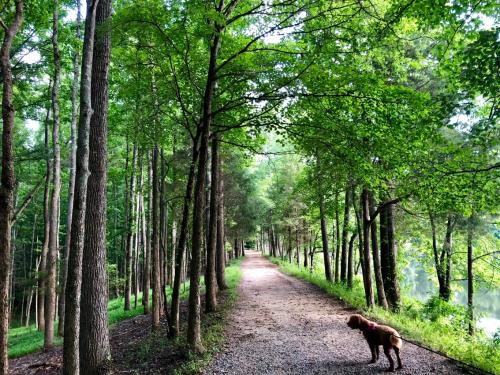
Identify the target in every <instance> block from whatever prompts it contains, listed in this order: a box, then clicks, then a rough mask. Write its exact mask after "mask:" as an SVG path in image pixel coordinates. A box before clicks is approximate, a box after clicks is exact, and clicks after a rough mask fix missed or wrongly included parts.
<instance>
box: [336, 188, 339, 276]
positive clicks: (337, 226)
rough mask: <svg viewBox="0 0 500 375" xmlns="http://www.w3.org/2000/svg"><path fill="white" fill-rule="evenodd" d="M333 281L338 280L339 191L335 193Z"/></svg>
mask: <svg viewBox="0 0 500 375" xmlns="http://www.w3.org/2000/svg"><path fill="white" fill-rule="evenodd" d="M335 229H336V236H335V237H336V242H335V282H336V283H338V282H339V281H340V220H339V193H338V192H337V193H336V194H335Z"/></svg>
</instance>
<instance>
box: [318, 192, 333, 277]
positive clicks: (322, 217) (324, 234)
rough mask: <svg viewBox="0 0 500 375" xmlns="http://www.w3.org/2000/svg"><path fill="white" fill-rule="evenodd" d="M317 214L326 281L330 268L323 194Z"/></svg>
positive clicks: (330, 272) (330, 275) (329, 275)
mask: <svg viewBox="0 0 500 375" xmlns="http://www.w3.org/2000/svg"><path fill="white" fill-rule="evenodd" d="M319 215H320V220H321V241H322V243H323V262H324V265H325V277H326V279H327V280H328V281H333V280H332V268H331V265H330V252H329V250H328V233H327V231H326V218H325V202H324V197H323V194H320V197H319Z"/></svg>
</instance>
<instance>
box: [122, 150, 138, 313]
mask: <svg viewBox="0 0 500 375" xmlns="http://www.w3.org/2000/svg"><path fill="white" fill-rule="evenodd" d="M136 163H137V146H136V145H135V144H134V150H133V152H132V167H131V171H130V180H129V181H130V183H129V185H128V186H129V192H128V197H127V199H128V202H127V207H128V215H127V216H128V217H127V242H126V249H125V305H124V309H125V311H128V310H130V298H131V296H132V252H133V246H134V241H133V238H134V225H133V223H134V217H135V216H134V210H135V207H134V196H135V169H136Z"/></svg>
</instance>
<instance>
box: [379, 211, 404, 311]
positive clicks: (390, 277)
mask: <svg viewBox="0 0 500 375" xmlns="http://www.w3.org/2000/svg"><path fill="white" fill-rule="evenodd" d="M380 214H381V217H380V226H381V227H382V225H384V226H385V230H384V232H385V233H384V234H383V233H382V229H381V232H380V236H381V237H380V241H381V251H383V252H384V253H383V254H382V255H381V264H382V265H381V269H382V280H383V282H384V290H385V295H386V298H387V302H388V304H389V306H390V307H391V309H392V310H394V311H397V310H399V308H400V305H401V297H400V293H399V285H398V273H397V245H396V237H395V224H394V205H393V204H390V205H388V206H387V207H386V208H384V209H383V210H382V211H381V213H380ZM383 223H384V224H383ZM383 236H384V237H386V238H384V239H383ZM383 241H386V242H387V243H386V244H382V242H383Z"/></svg>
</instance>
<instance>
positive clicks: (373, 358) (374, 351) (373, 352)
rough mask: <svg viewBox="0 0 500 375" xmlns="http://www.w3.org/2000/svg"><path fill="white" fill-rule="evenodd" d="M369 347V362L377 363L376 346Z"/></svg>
mask: <svg viewBox="0 0 500 375" xmlns="http://www.w3.org/2000/svg"><path fill="white" fill-rule="evenodd" d="M369 345H370V351H371V352H372V360H371V361H370V363H377V359H378V355H377V351H378V346H377V345H373V344H369Z"/></svg>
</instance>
